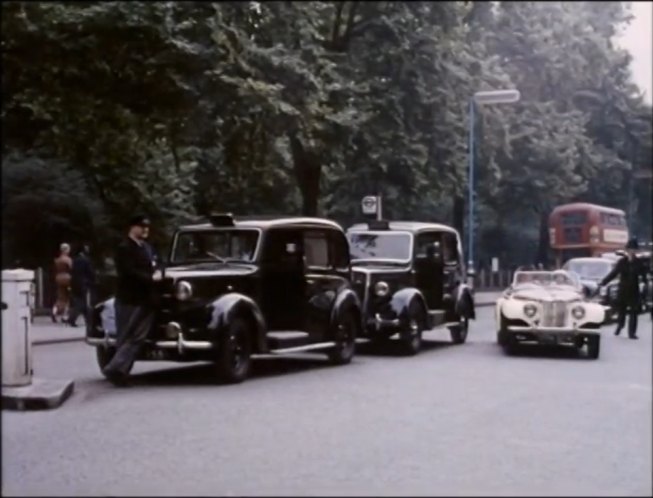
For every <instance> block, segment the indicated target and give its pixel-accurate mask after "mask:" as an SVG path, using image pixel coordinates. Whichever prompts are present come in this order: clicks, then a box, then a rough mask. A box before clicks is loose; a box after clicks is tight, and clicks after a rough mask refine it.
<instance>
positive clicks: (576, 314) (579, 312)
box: [571, 306, 585, 320]
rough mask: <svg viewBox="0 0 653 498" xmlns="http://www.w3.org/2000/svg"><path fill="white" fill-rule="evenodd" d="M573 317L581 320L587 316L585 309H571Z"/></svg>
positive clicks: (576, 307) (578, 307)
mask: <svg viewBox="0 0 653 498" xmlns="http://www.w3.org/2000/svg"><path fill="white" fill-rule="evenodd" d="M571 315H572V316H573V317H574V318H575V319H576V320H580V319H581V318H583V317H584V316H585V308H583V307H582V306H574V307H573V308H572V309H571Z"/></svg>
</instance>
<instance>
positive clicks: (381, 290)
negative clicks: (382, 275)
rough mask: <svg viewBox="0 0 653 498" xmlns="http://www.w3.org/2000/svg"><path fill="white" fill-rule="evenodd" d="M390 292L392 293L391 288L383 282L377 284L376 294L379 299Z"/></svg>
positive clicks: (375, 287)
mask: <svg viewBox="0 0 653 498" xmlns="http://www.w3.org/2000/svg"><path fill="white" fill-rule="evenodd" d="M388 292H390V286H389V285H388V284H387V283H385V282H383V281H381V282H377V283H376V285H375V286H374V294H376V295H377V296H379V297H384V296H387V295H388Z"/></svg>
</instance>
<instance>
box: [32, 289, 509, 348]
mask: <svg viewBox="0 0 653 498" xmlns="http://www.w3.org/2000/svg"><path fill="white" fill-rule="evenodd" d="M500 295H501V292H500V291H496V292H495V291H489V292H477V293H476V295H475V296H474V300H475V303H476V306H479V307H482V306H491V305H494V303H495V302H496V300H497V299H498V298H499V296H500ZM77 324H78V326H77V327H69V326H68V325H63V324H61V323H52V320H51V318H50V317H49V316H48V317H45V316H37V317H35V318H34V323H33V324H32V330H31V334H32V344H33V345H35V346H41V345H47V344H53V343H58V342H74V341H83V340H84V336H85V329H84V320H83V319H82V318H81V317H80V318H79V320H77Z"/></svg>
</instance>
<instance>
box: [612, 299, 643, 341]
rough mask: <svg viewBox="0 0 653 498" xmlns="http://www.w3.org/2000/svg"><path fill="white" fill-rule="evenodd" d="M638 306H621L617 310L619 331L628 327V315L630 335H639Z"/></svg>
mask: <svg viewBox="0 0 653 498" xmlns="http://www.w3.org/2000/svg"><path fill="white" fill-rule="evenodd" d="M638 311H639V310H638V306H632V305H628V304H620V305H619V307H618V308H617V312H618V315H617V331H621V329H623V328H624V325H626V315H628V335H629V336H630V337H633V336H634V335H636V333H637V315H638Z"/></svg>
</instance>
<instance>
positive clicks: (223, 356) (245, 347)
mask: <svg viewBox="0 0 653 498" xmlns="http://www.w3.org/2000/svg"><path fill="white" fill-rule="evenodd" d="M251 354H252V337H251V331H250V327H249V324H248V323H247V321H246V320H245V319H243V318H240V317H239V318H236V319H235V320H234V321H233V322H231V324H230V325H229V327H228V329H227V330H225V333H224V334H223V335H221V336H220V340H219V344H218V354H217V358H216V361H215V368H216V373H217V377H218V380H219V381H222V382H225V383H228V384H237V383H239V382H242V381H243V380H245V379H246V378H247V376H248V375H249V370H250V367H251V364H252V359H251Z"/></svg>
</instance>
